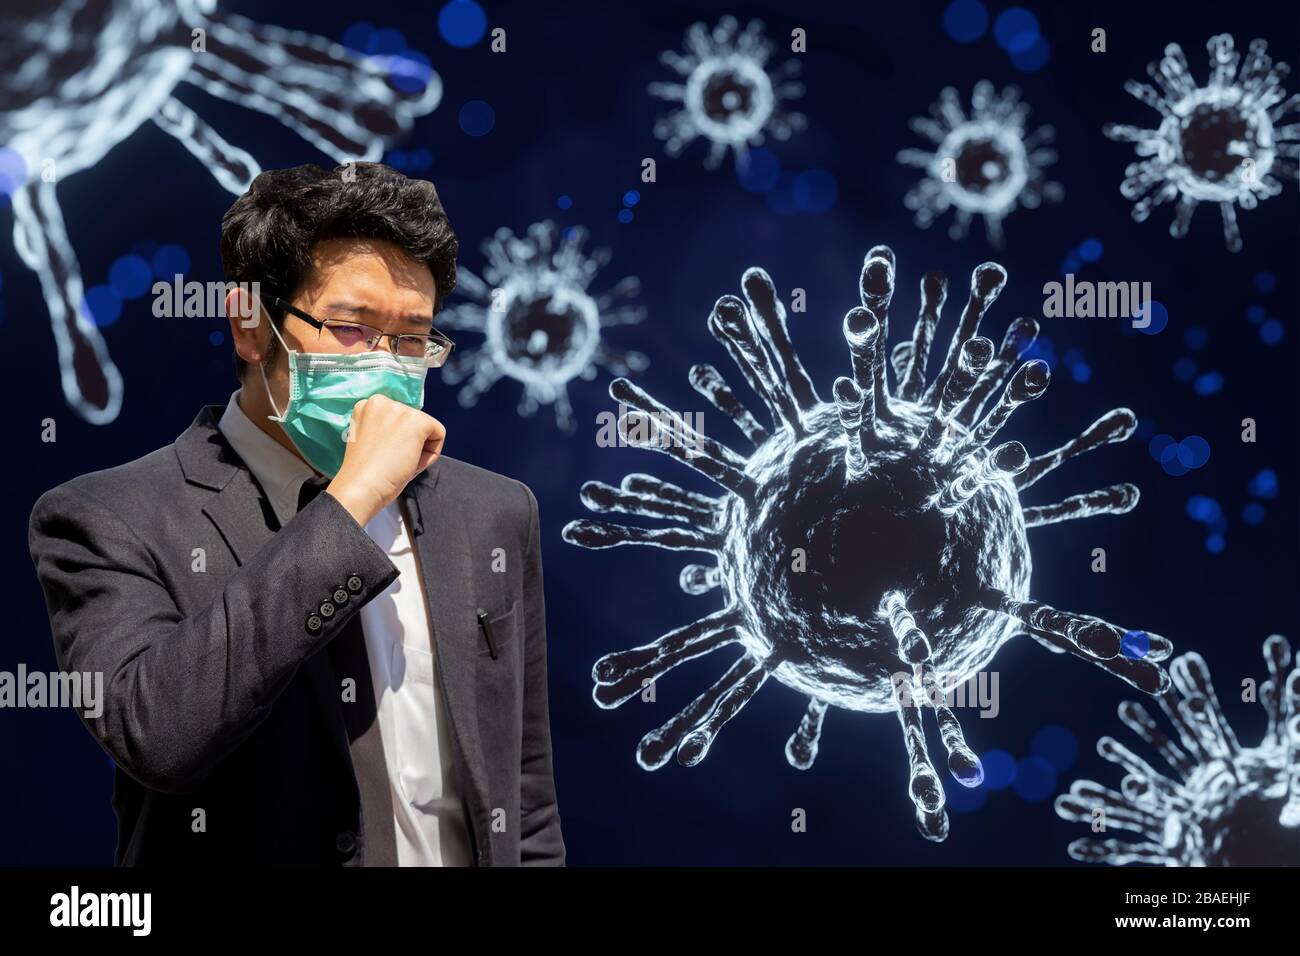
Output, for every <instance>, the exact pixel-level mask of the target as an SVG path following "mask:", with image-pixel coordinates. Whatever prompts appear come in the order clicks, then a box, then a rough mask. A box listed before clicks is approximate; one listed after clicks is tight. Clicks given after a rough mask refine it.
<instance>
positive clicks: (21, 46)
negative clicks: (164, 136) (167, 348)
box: [0, 0, 442, 424]
mask: <svg viewBox="0 0 1300 956" xmlns="http://www.w3.org/2000/svg"><path fill="white" fill-rule="evenodd" d="M215 7H216V4H215V0H174V2H162V0H156V2H155V0H63V2H61V3H50V2H48V0H41V2H35V0H13V2H10V0H7V2H6V3H5V5H4V10H3V12H0V192H3V193H4V194H6V195H8V196H9V197H10V199H11V201H12V204H13V210H14V245H15V246H16V248H17V250H18V254H19V256H20V257H21V258H22V260H23V262H24V263H26V264H27V267H28V268H30V269H31V270H32V271H33V272H35V273H36V275H37V276H38V278H39V279H40V283H41V290H42V293H43V295H44V298H45V303H46V308H47V310H48V313H49V318H50V322H51V324H52V326H53V330H54V340H55V343H56V347H57V350H58V359H59V368H60V381H61V385H62V389H63V394H64V397H65V398H66V400H67V402H68V404H69V405H71V406H72V407H73V408H74V409H76V411H77V412H78V413H79V414H80V415H81V416H82V417H83V418H85V419H86V420H87V421H90V422H93V423H96V424H106V423H108V422H111V421H113V420H114V419H115V418H116V417H117V414H118V412H119V410H120V408H121V404H122V376H121V373H120V372H119V371H118V369H117V367H116V366H115V365H114V364H113V360H112V358H111V357H110V356H109V354H108V348H107V346H106V344H105V342H104V339H103V337H102V336H101V335H100V332H99V329H98V328H97V327H96V325H95V323H94V321H93V319H92V317H91V316H90V315H88V314H87V310H86V307H85V304H84V302H83V292H84V290H83V287H82V281H81V269H80V266H79V265H78V263H77V256H76V253H75V252H74V251H73V246H72V243H71V241H70V240H69V238H68V231H67V227H66V226H65V224H64V220H63V213H62V211H61V210H60V208H59V200H58V195H57V192H56V184H57V183H58V182H60V181H62V180H64V179H66V178H67V177H69V176H71V175H73V174H75V173H79V172H81V171H83V170H87V169H91V168H92V167H94V166H95V165H96V164H97V163H98V162H99V161H100V160H101V159H102V158H103V157H104V156H105V155H106V154H107V153H108V152H109V151H110V150H111V149H112V148H113V147H114V146H116V145H117V144H118V143H120V142H122V141H123V140H124V139H126V138H127V137H129V136H130V135H131V134H132V133H134V132H135V131H136V130H137V129H138V128H139V127H140V126H141V125H143V124H144V123H146V122H152V123H153V124H154V125H155V126H157V127H158V128H159V129H161V130H163V131H164V132H166V133H168V134H170V135H171V136H174V137H175V138H176V139H177V140H179V141H180V143H181V145H182V146H184V147H185V149H186V150H188V151H189V153H190V154H191V155H192V156H193V157H194V158H195V159H196V160H198V161H199V162H200V163H202V164H203V165H204V166H206V167H207V169H208V171H209V172H211V174H212V175H213V177H214V178H215V179H216V180H217V182H218V183H220V184H221V185H222V186H223V187H225V188H226V189H228V190H230V191H231V192H232V193H236V194H239V193H243V192H244V191H245V190H246V189H247V188H248V185H249V183H250V182H251V181H252V179H253V177H254V176H256V175H257V174H258V172H260V168H259V166H258V164H257V162H256V160H254V159H253V157H252V156H250V155H249V154H248V153H247V152H245V151H244V150H243V149H240V148H239V147H237V146H234V145H231V144H230V143H227V142H226V141H225V140H224V139H223V138H222V137H221V136H220V135H219V134H218V133H217V132H216V131H215V130H213V129H212V128H211V127H210V126H209V125H208V124H207V123H206V122H205V121H204V120H203V119H202V117H200V116H199V115H198V114H197V113H196V112H194V110H192V109H191V108H190V107H188V106H186V105H185V104H184V103H182V102H181V100H180V99H178V98H177V97H176V96H175V91H176V88H177V86H178V85H179V84H181V83H190V84H192V85H194V86H197V87H198V88H200V89H202V90H205V91H206V92H208V93H210V94H212V95H214V96H217V97H219V98H221V99H225V100H230V101H233V102H235V103H239V104H240V105H242V106H246V107H249V108H250V109H254V110H257V111H258V112H261V113H266V114H268V115H270V116H273V117H275V118H276V119H278V120H279V121H280V122H281V123H283V124H284V125H285V126H287V127H288V128H289V129H291V130H293V131H294V132H296V133H298V134H299V135H300V136H302V137H303V138H304V139H306V140H307V141H308V142H310V143H312V144H313V145H315V146H316V147H318V148H319V149H321V150H322V151H324V152H325V153H327V154H329V155H330V156H332V157H334V158H335V159H336V160H337V161H339V162H346V161H348V160H358V159H364V160H377V159H379V158H380V156H381V155H382V153H383V149H384V146H385V144H386V143H387V142H388V141H390V140H391V139H393V138H395V137H396V136H397V135H398V134H400V133H402V132H404V131H405V130H407V129H409V127H410V125H411V121H412V118H413V117H415V116H419V115H422V114H424V113H427V112H429V111H430V110H432V109H433V108H434V107H436V106H437V104H438V102H439V100H440V99H441V97H442V83H441V81H440V80H439V78H438V76H437V74H435V73H433V72H432V71H431V70H426V71H424V72H423V73H422V74H421V75H418V76H413V75H412V74H411V71H409V70H399V71H398V78H399V82H396V83H395V82H394V65H393V64H391V63H388V62H386V60H387V58H384V57H370V58H365V59H360V58H358V57H356V56H354V55H353V54H351V53H349V52H348V51H347V50H345V49H344V48H343V47H342V46H340V45H339V44H338V43H335V42H332V41H330V40H327V39H326V38H324V37H320V36H315V35H313V34H310V33H303V32H299V31H296V30H285V29H281V28H279V27H272V26H263V25H260V24H257V23H254V22H252V21H251V20H247V19H245V18H243V17H239V16H217V15H216V13H215ZM416 72H417V73H418V72H419V71H416ZM413 80H418V82H412V81H413ZM399 86H400V87H401V88H399Z"/></svg>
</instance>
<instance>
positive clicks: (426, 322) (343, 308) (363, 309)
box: [321, 302, 433, 329]
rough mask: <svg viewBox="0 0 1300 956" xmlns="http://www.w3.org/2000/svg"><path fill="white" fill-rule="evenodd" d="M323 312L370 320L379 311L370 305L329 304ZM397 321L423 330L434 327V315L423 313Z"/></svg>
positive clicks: (406, 316)
mask: <svg viewBox="0 0 1300 956" xmlns="http://www.w3.org/2000/svg"><path fill="white" fill-rule="evenodd" d="M321 311H322V312H330V313H339V312H343V313H346V314H348V315H355V316H360V317H362V318H369V317H371V316H373V315H374V314H375V312H376V311H377V310H375V309H372V308H371V307H370V306H368V305H358V304H356V303H354V302H327V303H326V304H325V305H323V306H321ZM397 321H398V322H400V323H402V324H403V325H415V326H419V327H420V328H421V329H428V328H429V327H431V326H432V325H433V315H432V314H428V315H426V314H424V313H422V312H411V313H408V314H407V315H403V316H400V317H399V318H398V320H397Z"/></svg>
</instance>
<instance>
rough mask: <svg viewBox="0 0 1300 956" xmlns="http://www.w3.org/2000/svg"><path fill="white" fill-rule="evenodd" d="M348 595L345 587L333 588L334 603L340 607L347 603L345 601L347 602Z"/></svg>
mask: <svg viewBox="0 0 1300 956" xmlns="http://www.w3.org/2000/svg"><path fill="white" fill-rule="evenodd" d="M349 597H350V595H349V594H348V592H347V589H346V588H335V589H334V603H335V604H337V605H339V606H340V607H342V606H343V605H344V604H347V603H348V598H349Z"/></svg>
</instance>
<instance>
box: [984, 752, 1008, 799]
mask: <svg viewBox="0 0 1300 956" xmlns="http://www.w3.org/2000/svg"><path fill="white" fill-rule="evenodd" d="M980 763H981V764H983V765H984V783H983V786H984V787H987V788H988V789H989V790H1005V789H1006V788H1007V787H1009V786H1011V783H1012V781H1013V780H1015V779H1016V758H1015V757H1013V756H1011V754H1009V753H1007V752H1006V751H1005V750H996V749H995V750H986V751H985V752H984V753H982V754H981V755H980Z"/></svg>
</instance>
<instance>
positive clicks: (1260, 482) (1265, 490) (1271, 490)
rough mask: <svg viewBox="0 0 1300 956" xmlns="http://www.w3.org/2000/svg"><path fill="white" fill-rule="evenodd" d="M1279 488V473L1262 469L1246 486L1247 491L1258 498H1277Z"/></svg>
mask: <svg viewBox="0 0 1300 956" xmlns="http://www.w3.org/2000/svg"><path fill="white" fill-rule="evenodd" d="M1277 488H1278V481H1277V472H1276V471H1274V470H1273V469H1272V468H1261V469H1260V470H1259V472H1257V473H1256V475H1255V477H1254V478H1252V479H1250V484H1248V485H1247V486H1246V490H1247V491H1249V492H1250V493H1251V494H1252V495H1254V496H1255V497H1256V498H1276V497H1277Z"/></svg>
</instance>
